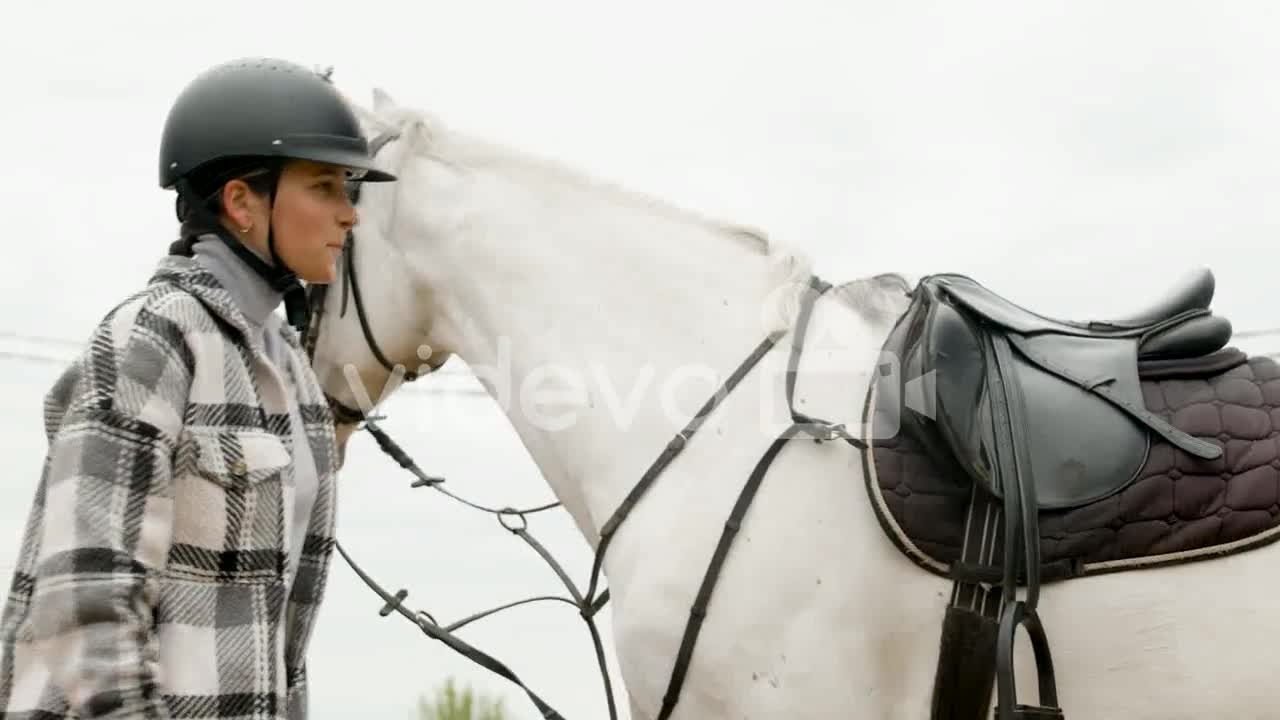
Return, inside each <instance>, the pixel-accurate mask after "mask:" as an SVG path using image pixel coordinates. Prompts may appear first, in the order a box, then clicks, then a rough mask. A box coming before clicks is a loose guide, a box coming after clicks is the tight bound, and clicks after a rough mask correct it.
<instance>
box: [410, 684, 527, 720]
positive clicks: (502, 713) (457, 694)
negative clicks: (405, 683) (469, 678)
mask: <svg viewBox="0 0 1280 720" xmlns="http://www.w3.org/2000/svg"><path fill="white" fill-rule="evenodd" d="M418 720H509V718H508V715H507V712H506V709H505V708H503V706H502V701H501V700H495V699H493V698H490V697H487V696H484V695H477V694H476V692H475V691H474V690H472V689H471V688H469V687H468V688H463V689H461V690H460V689H458V687H457V684H456V683H455V682H454V680H453V678H449V679H448V680H446V681H445V682H444V684H443V685H442V686H440V687H439V688H437V689H436V697H435V701H434V702H432V701H428V700H427V699H426V698H419V699H418Z"/></svg>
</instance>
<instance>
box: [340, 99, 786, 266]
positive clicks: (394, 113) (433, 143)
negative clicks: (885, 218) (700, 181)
mask: <svg viewBox="0 0 1280 720" xmlns="http://www.w3.org/2000/svg"><path fill="white" fill-rule="evenodd" d="M361 113H362V115H363V116H364V117H365V119H366V121H367V122H369V123H370V124H372V125H374V126H376V127H379V128H380V129H381V130H396V131H399V132H400V134H401V136H402V137H403V138H406V139H409V141H410V147H411V149H412V151H413V152H416V153H418V154H420V155H424V156H427V157H430V158H432V159H433V160H435V161H438V162H441V163H444V164H446V165H449V166H452V167H455V168H459V169H467V168H473V169H478V168H483V167H495V166H501V167H502V168H503V170H504V171H505V172H515V173H520V174H524V175H526V176H532V177H535V178H536V179H537V181H538V183H539V184H543V185H545V184H546V183H549V182H550V183H556V184H557V185H559V186H561V187H565V188H569V189H572V190H575V191H581V192H584V193H588V194H594V195H602V196H606V197H608V198H609V199H610V201H612V202H614V203H616V204H618V205H619V206H621V207H627V208H633V209H638V210H643V211H646V212H650V213H654V214H656V215H658V216H661V217H665V218H669V219H672V220H675V221H677V222H685V223H691V224H694V225H697V226H701V227H703V228H706V229H709V230H711V231H712V232H715V233H719V234H722V235H725V236H728V237H731V238H734V239H736V240H739V241H742V242H745V243H746V244H747V245H748V247H750V248H751V249H753V250H755V251H757V252H759V253H761V254H763V255H770V256H773V257H774V259H775V260H776V261H777V262H779V263H781V264H783V265H785V266H786V267H787V268H788V269H789V273H790V274H799V273H804V272H806V271H807V268H808V267H809V261H808V259H807V258H805V257H803V256H802V255H801V254H800V253H798V252H796V251H795V250H794V249H792V248H786V247H783V246H781V245H779V244H778V243H776V242H774V241H773V240H772V239H771V238H770V237H769V235H768V233H766V232H765V231H764V230H762V229H760V228H757V227H754V226H750V225H746V224H742V223H734V222H728V221H725V220H722V219H719V218H715V217H712V216H710V215H707V214H704V213H700V212H698V211H695V210H692V209H690V208H687V207H683V206H680V205H676V204H674V203H672V202H670V201H668V200H665V199H663V198H661V197H658V196H656V195H654V194H651V193H645V192H641V191H637V190H634V189H632V188H629V187H626V186H624V185H622V184H621V183H617V182H611V181H607V180H604V179H602V178H599V177H596V176H593V175H591V174H589V173H586V172H583V171H582V170H580V169H577V168H573V167H569V166H568V165H566V164H565V163H563V162H560V161H557V160H554V159H552V158H549V157H545V156H541V155H537V154H535V153H531V152H527V151H523V150H519V149H515V148H512V147H509V146H507V145H505V144H502V143H499V142H495V141H491V140H486V139H482V138H479V137H475V136H472V135H468V134H466V133H464V132H461V131H459V130H457V129H455V128H451V127H449V126H448V125H446V124H445V123H444V122H443V121H442V120H441V119H440V118H439V117H437V116H435V115H433V114H431V113H428V112H425V111H423V110H420V109H417V108H412V107H406V106H399V105H396V106H392V107H389V108H385V109H380V110H377V111H369V110H363V109H362V110H361Z"/></svg>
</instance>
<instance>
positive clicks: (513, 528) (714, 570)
mask: <svg viewBox="0 0 1280 720" xmlns="http://www.w3.org/2000/svg"><path fill="white" fill-rule="evenodd" d="M396 137H398V135H397V134H394V133H391V134H384V135H380V136H378V137H377V138H375V139H374V140H373V141H372V142H371V143H370V150H371V153H372V154H376V153H377V151H378V150H379V149H380V148H381V147H382V146H383V145H385V144H386V143H387V142H390V141H391V140H394V139H395V138H396ZM349 194H350V196H351V199H352V202H356V201H358V200H359V183H353V187H352V189H351V190H350V191H349ZM354 243H355V234H354V232H348V235H347V245H346V248H345V250H344V258H343V259H344V262H343V282H342V287H343V297H342V309H341V311H340V316H342V315H345V314H346V307H347V293H348V288H349V289H350V294H351V296H352V297H353V298H354V299H355V305H356V313H357V316H358V317H359V320H360V328H361V330H362V331H363V333H364V337H365V341H366V342H367V343H368V346H369V349H370V351H371V352H372V353H373V355H374V357H376V358H377V359H378V362H380V363H381V364H382V365H383V367H385V368H386V369H387V370H388V371H390V372H391V373H392V374H393V375H394V374H395V373H397V372H402V371H403V372H404V377H405V380H406V381H412V380H415V379H417V378H418V377H419V376H420V375H419V374H418V373H415V372H414V371H412V370H409V369H408V368H404V367H403V366H396V365H394V364H392V363H391V362H390V361H389V360H388V359H387V357H386V355H385V354H384V353H383V352H382V350H381V348H379V346H378V343H377V341H376V340H374V337H373V333H372V331H371V330H370V327H369V321H368V317H367V315H366V313H365V309H364V303H363V300H362V298H361V295H360V284H359V280H358V279H357V276H356V267H355V260H354V256H355V247H354ZM831 287H832V286H831V285H830V284H829V283H827V282H825V281H823V280H821V279H820V278H818V277H816V276H814V277H811V278H810V280H809V284H808V287H807V289H806V292H805V293H804V300H803V302H802V305H801V307H800V313H799V316H798V318H797V321H796V328H795V332H796V337H795V342H794V343H793V344H792V347H791V355H790V358H789V360H788V366H787V374H786V384H785V391H786V397H787V405H788V407H789V408H790V410H791V418H792V424H791V425H790V426H788V427H787V429H786V430H784V431H783V432H782V433H781V434H780V435H779V436H778V437H777V438H776V439H775V440H774V441H773V442H772V444H770V445H769V447H768V448H767V449H766V450H765V451H764V453H763V455H762V457H761V458H760V460H759V461H758V462H757V463H756V466H755V468H754V469H753V470H752V472H751V474H750V476H749V477H748V479H747V481H746V483H745V485H744V486H743V488H742V491H741V493H740V494H739V496H738V499H737V502H735V503H734V505H733V509H732V511H731V512H730V514H729V517H728V518H727V519H726V521H725V523H724V530H723V532H722V533H721V537H720V541H719V543H718V544H717V546H716V549H715V552H714V553H713V554H712V557H711V560H710V562H709V564H708V567H707V570H706V573H705V575H704V576H703V579H702V584H701V586H700V587H699V588H698V594H697V596H696V598H695V599H694V602H693V606H692V607H691V608H690V612H689V620H688V623H687V624H686V625H685V632H684V637H683V638H682V640H681V644H680V649H679V651H678V652H677V654H676V659H675V663H674V666H673V667H672V670H671V677H670V680H669V682H668V685H667V693H666V695H665V696H664V697H663V702H662V709H661V711H660V712H659V714H658V716H657V720H667V718H669V717H670V715H671V713H672V712H673V711H674V710H675V706H676V703H677V701H678V700H679V697H680V691H681V688H682V687H683V685H684V680H685V675H686V673H687V672H688V668H689V663H690V661H691V660H692V657H693V650H694V646H695V645H696V643H697V638H698V634H699V632H700V631H701V629H702V623H703V619H704V618H705V617H706V615H707V607H708V605H709V603H710V601H711V594H712V592H713V591H714V589H715V586H716V583H717V581H718V580H719V576H720V570H721V568H722V567H723V565H724V563H725V560H726V559H727V557H728V553H729V548H730V545H731V544H732V542H733V539H734V537H735V536H736V535H737V532H738V529H739V528H740V527H741V525H742V521H743V519H744V517H745V516H746V513H747V510H748V508H749V507H750V505H751V502H752V500H753V499H754V497H755V494H756V491H757V490H758V489H759V487H760V484H761V482H762V481H763V480H764V475H765V473H766V472H767V471H768V469H769V467H770V465H771V464H772V463H773V461H774V459H775V458H776V457H777V455H778V453H779V452H781V450H782V447H783V446H784V445H785V444H786V443H787V442H788V441H790V440H792V439H795V438H796V437H797V436H799V435H800V434H807V435H809V436H810V437H811V438H812V439H813V440H814V441H815V442H826V441H830V440H837V439H839V440H844V441H845V442H847V443H849V444H850V445H853V446H854V447H858V448H861V449H864V450H865V449H866V445H865V443H863V442H862V441H860V440H858V439H856V438H854V437H853V436H852V435H850V434H849V432H848V431H847V430H846V428H845V427H844V426H843V425H839V424H834V423H830V422H827V421H825V420H819V419H816V418H812V417H809V416H807V415H805V414H803V413H800V412H798V411H797V410H796V409H795V403H794V400H793V398H794V394H795V381H796V372H797V370H796V368H797V366H798V364H799V359H800V354H801V351H802V349H803V346H804V336H805V330H806V328H807V326H808V322H809V317H810V313H811V311H812V308H813V303H814V302H816V300H817V298H818V297H820V296H821V295H823V294H824V293H826V292H827V291H828V290H830V289H831ZM327 289H328V287H327V286H325V285H316V286H310V287H308V289H307V296H308V307H309V310H310V312H309V315H308V321H307V326H306V333H305V338H304V346H305V349H306V352H307V356H308V357H309V358H311V359H312V360H314V355H315V348H316V342H317V340H318V336H319V325H320V323H319V322H318V320H319V318H320V317H321V313H323V310H324V303H325V293H326V292H327ZM787 332H788V330H786V329H783V330H776V331H774V332H772V333H770V334H769V335H768V336H767V337H765V338H764V339H763V340H761V341H760V343H759V344H758V345H757V346H756V347H755V349H754V350H752V352H751V353H750V354H749V355H748V356H747V357H746V359H744V360H743V361H742V363H741V364H739V365H738V367H737V368H736V369H735V370H734V372H733V374H732V375H730V376H729V377H728V378H727V379H726V380H725V382H724V383H723V384H722V385H721V386H720V387H719V388H717V389H716V391H715V392H714V393H713V394H712V395H711V397H710V398H708V399H707V400H706V401H705V403H704V404H703V406H702V407H701V408H700V409H699V410H698V412H697V413H696V414H695V415H694V417H693V418H692V419H691V420H690V421H689V422H688V423H687V424H686V425H685V426H684V427H683V428H682V429H681V430H680V432H678V433H676V435H675V436H674V437H673V438H672V439H671V440H670V441H669V442H668V443H667V445H666V447H665V448H664V449H663V450H662V451H661V452H660V453H659V454H658V456H657V458H656V459H655V460H654V462H653V463H652V464H651V465H650V466H649V468H648V469H647V470H646V471H645V473H644V475H642V476H641V478H640V480H639V481H638V482H637V483H636V485H635V487H633V488H632V489H631V492H629V493H628V494H627V496H626V498H624V499H623V501H622V503H621V504H620V505H619V507H618V509H617V510H615V511H614V514H613V515H612V516H611V517H610V518H609V520H608V522H606V523H605V524H604V525H603V526H602V527H601V529H600V538H599V542H598V543H597V546H596V552H595V558H594V562H593V563H592V567H591V578H590V582H589V585H588V587H587V592H586V593H585V594H584V593H582V592H581V591H579V590H578V588H577V586H576V585H575V584H574V583H573V581H572V580H571V579H570V578H569V575H568V574H567V573H566V572H565V571H564V568H563V567H562V566H561V565H560V563H558V562H556V560H555V558H554V557H552V556H551V554H550V553H549V552H548V551H547V550H546V548H545V547H543V545H542V544H541V543H539V542H538V541H537V540H536V539H534V537H533V536H532V535H531V534H530V533H529V532H528V517H527V516H529V515H532V514H534V513H538V512H543V511H546V510H550V509H552V508H556V507H559V506H560V503H558V502H554V503H549V504H546V505H541V506H538V507H532V508H526V509H523V510H521V509H516V508H512V507H504V508H491V507H485V506H483V505H478V504H476V503H473V502H470V501H467V500H464V499H463V498H461V497H458V496H457V495H454V494H453V493H451V492H449V491H448V490H446V489H444V488H443V487H442V485H443V484H444V482H445V480H444V478H441V477H434V476H430V475H427V474H426V473H424V472H423V471H422V469H421V468H419V467H418V465H417V463H416V462H414V460H413V458H412V457H410V456H409V454H408V453H406V452H405V451H404V450H403V449H402V448H401V447H400V446H399V445H398V444H396V442H395V441H394V440H392V439H391V437H390V436H388V435H387V434H386V432H385V431H383V430H382V429H381V428H380V427H378V425H377V423H376V420H377V419H379V418H374V417H369V416H367V415H366V414H365V413H364V412H363V411H360V410H357V409H354V408H351V407H348V406H346V405H344V404H343V403H341V402H339V401H337V400H336V399H335V398H333V397H332V396H331V395H329V394H328V393H326V394H325V397H326V399H327V400H328V402H329V405H330V407H331V408H332V410H333V413H334V419H335V421H337V422H339V423H343V424H358V425H361V426H362V427H363V428H364V429H366V430H368V431H369V433H370V434H372V435H373V437H374V439H375V440H376V441H377V443H378V446H379V447H380V448H381V449H382V451H383V452H385V453H386V454H387V455H389V456H390V457H391V458H392V459H393V460H395V461H396V462H397V463H398V464H399V465H400V466H401V467H403V468H405V469H406V470H408V471H409V472H410V473H412V474H413V475H414V476H415V478H416V479H415V480H414V481H413V482H412V483H411V484H410V487H414V488H416V487H431V488H434V489H435V490H437V491H439V492H441V493H444V494H445V495H448V496H449V497H451V498H453V499H454V500H457V501H458V502H460V503H462V504H464V505H466V506H468V507H470V508H472V509H475V510H479V511H482V512H486V513H489V514H492V515H494V516H495V517H496V518H497V519H498V522H499V523H500V524H501V525H502V527H503V528H505V529H507V530H508V531H510V532H511V533H512V534H514V535H516V536H518V537H520V539H522V540H524V541H525V542H526V543H528V544H529V546H530V547H532V548H533V550H534V551H535V552H537V553H538V555H540V556H541V557H542V558H543V559H544V560H545V561H546V562H547V563H548V564H549V565H550V566H551V569H552V570H553V571H555V573H556V575H557V576H558V577H559V578H560V580H561V581H562V582H563V583H564V585H565V587H566V589H567V590H568V592H569V595H570V596H571V599H570V598H565V597H556V596H539V597H532V598H528V599H525V600H519V601H516V602H512V603H507V604H505V605H501V606H498V607H496V608H492V609H490V610H486V611H484V612H480V613H477V614H475V615H472V616H470V617H467V618H464V619H462V620H460V621H458V622H454V623H451V624H449V625H444V626H442V625H440V624H439V623H437V622H436V620H435V618H433V617H432V616H431V615H430V614H429V613H427V612H426V611H423V610H418V611H412V610H410V609H408V608H407V607H405V605H404V602H403V601H404V599H405V598H406V597H408V595H409V591H408V590H405V589H403V588H402V589H400V590H399V591H397V592H396V593H395V594H394V595H392V594H391V593H389V592H387V591H386V590H385V589H384V588H383V587H382V586H381V585H379V584H378V583H377V582H375V581H374V580H373V578H371V577H370V576H369V575H368V573H366V572H364V570H363V569H361V568H360V566H359V565H357V564H356V563H355V561H353V560H352V559H351V557H350V555H348V554H347V552H346V550H345V549H343V547H342V545H341V543H337V542H336V541H335V545H336V546H337V549H338V552H339V553H341V555H342V557H343V559H344V560H346V562H347V564H348V565H349V566H351V569H352V570H353V571H354V572H355V573H356V575H358V576H359V577H360V579H362V580H364V582H365V584H367V585H368V586H369V588H370V589H372V590H373V591H374V592H375V593H376V594H377V595H378V596H379V597H381V598H382V600H383V603H384V604H383V606H382V608H381V609H380V610H379V611H378V614H379V615H380V616H382V617H386V616H387V615H389V614H390V613H391V612H392V611H395V612H398V613H400V614H401V615H403V616H404V617H405V618H407V619H408V620H409V621H410V622H412V623H414V624H415V625H417V626H418V627H419V628H420V629H421V630H422V632H423V633H425V634H426V635H427V636H428V637H430V638H432V639H435V640H439V641H440V642H442V643H444V644H445V645H448V646H449V647H450V648H452V649H454V650H455V651H457V652H458V653H460V654H462V655H464V656H466V657H467V658H469V659H471V660H472V661H473V662H475V663H477V664H479V665H481V666H482V667H484V668H486V669H488V670H490V671H492V672H494V673H496V674H498V675H501V676H502V677H505V678H506V679H508V680H510V681H511V682H513V683H515V684H516V685H517V686H519V687H520V688H521V689H522V690H524V691H525V693H526V694H527V695H528V696H529V699H530V700H531V701H532V702H533V704H534V705H535V706H536V707H537V708H538V710H539V711H540V712H541V713H542V717H543V718H547V719H551V720H564V718H563V716H562V715H560V713H559V712H557V711H556V710H555V709H553V708H552V707H551V706H550V705H548V704H547V703H546V702H545V701H543V700H542V698H540V697H538V695H537V694H535V693H534V692H533V691H532V690H530V689H529V688H528V687H527V686H525V684H524V683H523V682H522V681H521V680H520V678H519V677H518V676H517V675H516V674H515V673H514V672H512V671H511V670H510V668H508V667H507V666H506V665H504V664H502V663H501V662H499V661H498V660H497V659H495V658H493V657H492V656H490V655H488V654H487V653H485V652H483V651H481V650H479V649H478V648H476V647H474V646H472V645H470V644H469V643H467V642H465V641H463V640H461V639H460V638H458V637H457V636H456V635H455V634H454V633H455V631H457V630H459V629H461V628H462V627H463V626H465V625H467V624H469V623H471V622H473V621H475V620H479V619H481V618H484V617H487V616H489V615H492V614H494V613H496V612H499V611H502V610H506V609H509V608H512V607H516V606H518V605H524V604H527V603H532V602H540V601H556V602H564V603H567V604H569V605H572V606H573V607H575V608H577V609H578V612H579V614H580V615H581V616H582V619H583V620H584V621H585V622H586V624H587V628H588V630H589V631H590V633H591V640H592V644H593V645H594V647H595V654H596V661H597V663H598V664H599V667H600V674H601V677H602V679H603V683H604V691H605V699H606V702H607V704H608V708H609V718H610V720H617V717H618V712H617V703H616V700H615V698H614V694H613V686H612V683H611V681H610V679H609V672H608V666H607V663H606V661H605V657H604V646H603V643H602V641H601V637H600V631H599V629H598V628H597V626H596V623H595V617H596V615H597V614H598V613H599V612H600V610H601V609H602V608H603V607H604V606H605V604H606V603H608V601H609V591H608V590H607V589H606V590H604V591H603V592H602V593H600V595H599V596H597V595H596V590H597V589H598V587H599V581H600V577H601V572H602V569H603V564H604V555H605V552H606V551H607V550H608V547H609V545H610V543H611V542H612V541H613V537H614V534H615V533H616V532H617V530H618V528H619V527H620V526H621V525H622V523H623V521H625V520H626V518H627V517H628V516H629V515H630V513H631V511H632V510H633V509H634V508H635V506H636V505H637V504H638V503H639V502H640V499H641V498H642V497H643V496H644V494H645V493H646V492H648V490H649V488H650V487H652V486H653V484H654V482H655V481H656V480H657V479H658V477H659V476H660V475H661V474H662V472H663V471H664V470H665V469H666V468H667V466H668V465H670V464H671V462H672V461H674V460H675V459H676V457H677V456H679V454H680V453H681V451H683V450H684V448H685V447H686V446H687V444H688V443H689V441H690V440H691V439H692V438H693V436H694V434H695V433H697V431H698V428H699V427H701V425H702V423H703V422H704V421H705V420H706V418H707V417H708V416H710V414H711V412H712V411H713V410H715V409H716V408H717V407H718V406H719V404H720V403H721V402H722V401H723V400H724V399H725V398H726V397H728V395H729V393H731V392H732V391H733V389H734V388H735V387H737V385H738V384H739V383H740V382H741V381H742V379H743V378H745V377H746V375H747V374H748V373H749V372H750V371H751V369H752V368H754V367H755V366H756V364H757V363H759V361H760V360H761V359H762V358H763V357H764V356H765V355H766V354H768V352H769V351H770V350H772V349H773V347H774V346H775V345H776V344H777V342H778V340H779V339H780V338H781V337H782V336H783V335H785V334H786V333H787ZM428 367H429V368H430V371H434V370H436V369H437V368H438V366H434V367H432V366H428Z"/></svg>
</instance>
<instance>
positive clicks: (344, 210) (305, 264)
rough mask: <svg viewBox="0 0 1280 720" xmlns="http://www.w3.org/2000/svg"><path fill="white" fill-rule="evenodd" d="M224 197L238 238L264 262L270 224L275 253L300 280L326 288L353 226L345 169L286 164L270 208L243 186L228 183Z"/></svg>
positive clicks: (265, 200) (314, 163) (312, 163)
mask: <svg viewBox="0 0 1280 720" xmlns="http://www.w3.org/2000/svg"><path fill="white" fill-rule="evenodd" d="M236 185H239V186H240V187H238V188H237V187H234V186H236ZM224 193H225V195H224V201H225V205H226V207H227V214H228V216H229V219H230V220H231V221H232V223H233V224H236V225H238V226H239V227H237V228H235V231H236V234H237V236H238V237H240V238H241V239H243V240H245V241H246V242H248V243H249V244H251V245H252V246H253V247H254V249H255V250H257V251H258V253H259V254H260V255H261V256H262V257H263V258H264V259H269V258H270V257H271V254H270V252H269V251H268V250H267V230H268V228H269V227H271V224H272V223H274V228H275V237H274V241H275V249H276V253H277V254H279V256H280V257H281V259H283V260H284V262H285V264H286V265H288V266H289V268H290V269H291V270H293V272H294V273H295V274H296V275H297V276H298V277H299V278H300V279H301V280H303V281H305V282H309V283H320V284H327V283H330V282H332V281H333V280H334V279H335V278H336V277H337V261H338V257H339V256H340V255H341V253H342V246H343V244H344V243H345V242H346V237H347V231H348V230H350V229H351V227H352V226H353V225H355V222H356V210H355V207H353V206H352V204H351V201H350V199H349V198H348V197H347V193H346V173H345V172H344V170H343V168H341V167H337V166H334V165H326V164H322V163H316V162H311V161H309V160H297V161H292V162H289V163H287V164H286V165H285V166H284V169H283V170H282V171H281V173H280V183H279V185H278V187H277V189H276V198H275V203H274V205H272V206H268V204H267V198H265V197H259V196H257V195H254V194H253V193H252V192H250V191H249V189H248V187H247V186H245V185H244V183H242V182H237V181H232V182H231V183H228V187H226V188H225V189H224ZM268 213H270V216H268ZM269 221H270V222H269ZM246 227H247V228H248V231H247V232H239V231H240V230H241V229H243V228H246Z"/></svg>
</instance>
